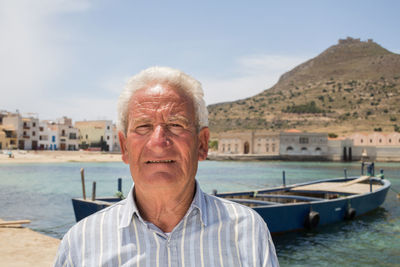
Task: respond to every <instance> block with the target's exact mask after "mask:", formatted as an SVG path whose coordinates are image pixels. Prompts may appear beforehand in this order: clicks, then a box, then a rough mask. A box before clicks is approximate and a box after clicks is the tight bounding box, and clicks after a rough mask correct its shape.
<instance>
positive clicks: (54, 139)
mask: <svg viewBox="0 0 400 267" xmlns="http://www.w3.org/2000/svg"><path fill="white" fill-rule="evenodd" d="M51 141H52V142H53V143H54V142H56V136H55V135H53V136H52V137H51Z"/></svg>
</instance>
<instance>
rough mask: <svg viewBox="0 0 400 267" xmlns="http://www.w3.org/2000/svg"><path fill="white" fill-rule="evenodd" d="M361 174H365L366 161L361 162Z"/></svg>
mask: <svg viewBox="0 0 400 267" xmlns="http://www.w3.org/2000/svg"><path fill="white" fill-rule="evenodd" d="M361 175H364V161H363V162H362V163H361Z"/></svg>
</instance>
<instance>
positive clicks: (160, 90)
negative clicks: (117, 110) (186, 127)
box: [129, 84, 195, 120]
mask: <svg viewBox="0 0 400 267" xmlns="http://www.w3.org/2000/svg"><path fill="white" fill-rule="evenodd" d="M156 111H161V112H163V111H166V112H168V114H169V115H170V116H175V115H179V116H183V117H186V118H188V119H190V120H191V119H192V118H191V117H192V116H193V115H194V112H195V111H194V105H193V101H192V99H191V98H190V97H189V96H188V94H187V93H186V92H185V91H184V90H182V89H179V88H174V87H171V86H168V85H160V84H156V85H154V86H150V87H147V88H145V89H140V90H138V91H136V92H135V93H134V94H133V95H132V97H131V100H130V104H129V114H130V117H131V119H133V118H137V117H138V116H146V115H147V116H152V115H154V114H152V113H153V112H156Z"/></svg>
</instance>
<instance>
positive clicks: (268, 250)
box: [54, 183, 279, 267]
mask: <svg viewBox="0 0 400 267" xmlns="http://www.w3.org/2000/svg"><path fill="white" fill-rule="evenodd" d="M128 196H130V197H128V198H127V199H125V200H122V201H120V202H119V203H117V204H114V205H113V206H111V207H109V208H106V209H104V210H101V211H100V212H97V213H95V214H93V215H91V216H89V217H86V218H85V219H83V220H81V221H80V222H79V223H77V224H76V225H75V226H73V227H72V228H71V229H70V230H69V231H68V232H67V233H66V234H65V236H64V238H63V240H62V241H61V244H60V247H59V249H58V253H57V258H56V261H55V264H54V266H57V267H59V266H60V267H61V266H75V267H76V266H82V267H84V266H99V267H100V266H112V267H114V266H136V267H164V266H168V267H178V266H179V267H180V266H182V267H183V266H188V267H195V266H199V267H212V266H221V267H223V266H226V267H231V266H235V267H236V266H237V267H245V266H253V267H255V266H279V263H278V259H277V257H276V252H275V248H274V245H273V243H272V239H271V235H270V233H269V231H268V228H267V225H266V224H265V222H264V220H263V219H262V218H261V217H260V216H259V215H258V214H257V213H256V212H255V211H253V210H252V209H250V208H247V207H245V206H242V205H240V204H237V203H233V202H230V201H227V200H224V199H220V198H217V197H214V196H210V195H208V194H205V193H203V191H202V190H200V187H199V185H198V183H196V194H195V197H194V199H193V202H192V204H191V206H190V208H189V210H188V211H187V213H186V215H185V216H184V217H183V219H182V220H181V221H180V223H179V224H178V225H177V226H176V227H175V228H174V229H173V231H172V232H171V233H169V234H165V233H163V232H162V231H161V230H160V229H159V228H157V227H156V226H155V225H153V224H151V223H149V222H146V221H144V220H143V219H142V218H141V217H140V214H139V212H138V210H137V207H136V205H135V202H134V198H133V189H132V190H131V191H130V193H129V195H128Z"/></svg>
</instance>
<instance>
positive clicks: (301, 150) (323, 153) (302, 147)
mask: <svg viewBox="0 0 400 267" xmlns="http://www.w3.org/2000/svg"><path fill="white" fill-rule="evenodd" d="M279 139H280V146H279V154H280V155H281V157H282V158H290V159H295V158H298V159H301V160H304V159H307V158H309V157H314V158H315V157H316V158H321V159H323V158H326V157H327V156H328V134H326V133H307V132H301V131H299V130H295V129H293V130H288V131H285V132H281V133H280V134H279Z"/></svg>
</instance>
